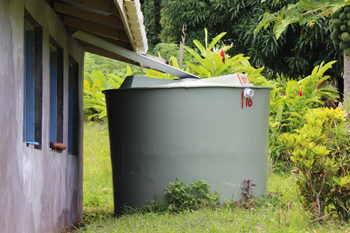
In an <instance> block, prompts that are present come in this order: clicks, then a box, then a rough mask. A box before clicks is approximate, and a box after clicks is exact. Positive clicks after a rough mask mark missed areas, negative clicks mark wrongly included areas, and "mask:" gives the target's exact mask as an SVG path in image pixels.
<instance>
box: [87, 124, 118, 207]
mask: <svg viewBox="0 0 350 233" xmlns="http://www.w3.org/2000/svg"><path fill="white" fill-rule="evenodd" d="M107 132H108V130H107V125H106V124H104V125H101V124H97V123H90V124H85V127H84V207H111V206H113V189H112V170H111V159H110V157H109V153H102V152H104V151H107V152H109V139H108V137H107V136H100V134H105V133H107Z"/></svg>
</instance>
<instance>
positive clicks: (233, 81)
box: [158, 73, 253, 88]
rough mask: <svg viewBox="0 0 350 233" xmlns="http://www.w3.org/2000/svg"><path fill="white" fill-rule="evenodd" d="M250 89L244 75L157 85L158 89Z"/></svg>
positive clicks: (189, 79)
mask: <svg viewBox="0 0 350 233" xmlns="http://www.w3.org/2000/svg"><path fill="white" fill-rule="evenodd" d="M221 86H222V87H228V86H229V87H232V86H234V87H242V86H243V87H252V86H253V84H251V83H250V82H249V80H248V79H247V77H246V76H245V75H244V74H238V73H236V74H229V75H225V76H219V77H213V78H204V79H191V78H188V79H181V80H178V81H177V82H173V83H169V84H164V85H159V86H158V87H165V88H172V87H174V88H176V87H221Z"/></svg>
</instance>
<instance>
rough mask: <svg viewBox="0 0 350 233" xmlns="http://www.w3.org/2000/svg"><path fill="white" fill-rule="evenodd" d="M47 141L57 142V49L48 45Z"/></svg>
mask: <svg viewBox="0 0 350 233" xmlns="http://www.w3.org/2000/svg"><path fill="white" fill-rule="evenodd" d="M49 141H50V142H57V50H56V48H55V47H53V46H51V45H50V133H49Z"/></svg>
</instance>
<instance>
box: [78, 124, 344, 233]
mask: <svg viewBox="0 0 350 233" xmlns="http://www.w3.org/2000/svg"><path fill="white" fill-rule="evenodd" d="M102 133H107V127H106V125H99V124H86V125H85V132H84V212H85V214H86V215H85V216H86V220H88V221H89V223H88V224H87V225H86V227H85V228H80V229H79V231H81V232H350V225H348V224H347V225H344V224H343V225H342V224H340V223H339V222H337V221H335V220H329V221H324V222H322V223H320V222H317V221H313V220H312V219H311V218H310V214H309V213H308V212H306V211H305V210H303V208H302V205H301V204H300V202H299V201H298V194H297V190H296V185H295V178H294V177H293V176H292V175H290V174H270V175H269V179H268V191H269V192H278V193H279V194H280V195H278V196H276V198H275V199H264V200H263V201H262V203H263V204H262V205H261V206H260V207H256V208H252V209H243V208H238V207H232V208H230V207H224V206H222V207H217V208H209V207H208V208H202V209H201V210H199V211H193V212H190V211H188V212H184V213H182V214H171V213H163V214H161V213H145V214H141V213H135V214H126V215H123V216H121V217H119V218H115V217H113V216H111V215H110V213H111V209H113V197H112V172H111V167H110V158H109V155H107V154H100V153H101V150H109V146H108V138H107V137H104V136H98V135H99V134H102ZM99 154H100V155H99ZM104 210H107V211H104ZM106 213H107V214H106ZM94 214H97V216H94V217H91V216H93V215H94Z"/></svg>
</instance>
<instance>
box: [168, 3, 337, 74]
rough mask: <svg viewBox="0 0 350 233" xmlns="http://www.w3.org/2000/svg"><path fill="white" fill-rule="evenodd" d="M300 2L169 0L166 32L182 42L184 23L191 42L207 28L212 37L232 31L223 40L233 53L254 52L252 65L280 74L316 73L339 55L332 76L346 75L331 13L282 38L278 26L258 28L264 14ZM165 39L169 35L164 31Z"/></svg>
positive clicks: (293, 26)
mask: <svg viewBox="0 0 350 233" xmlns="http://www.w3.org/2000/svg"><path fill="white" fill-rule="evenodd" d="M294 3H297V1H296V0H279V1H274V0H265V1H264V0H248V1H247V0H236V1H231V0H215V1H212V0H187V1H181V0H163V2H162V4H163V17H162V23H163V35H166V36H167V37H168V38H167V39H169V38H170V39H171V40H172V41H173V42H179V41H180V37H181V35H182V25H186V41H187V42H189V44H187V45H189V46H193V45H192V44H190V42H192V41H193V40H194V39H198V38H204V34H203V33H204V30H203V28H207V29H208V32H209V38H213V37H214V36H215V35H217V34H219V33H221V32H227V35H226V36H225V38H224V39H223V40H222V42H223V43H225V44H226V45H231V44H232V45H233V48H232V49H231V50H230V53H231V54H230V55H235V54H238V53H244V54H246V55H248V56H250V57H251V60H250V61H251V64H252V65H254V66H256V67H261V66H265V67H266V68H267V69H268V70H270V71H271V73H272V74H273V75H274V74H276V73H280V74H281V73H283V74H285V75H288V76H290V77H298V76H299V75H302V74H305V73H310V72H311V71H312V69H313V67H314V66H316V65H318V64H320V63H321V61H326V62H327V61H331V60H337V61H338V62H337V64H335V66H334V69H333V70H332V71H330V73H329V74H330V75H331V76H332V77H338V78H339V77H341V74H342V72H343V66H342V59H343V56H342V53H341V51H340V50H339V49H338V48H337V47H336V46H335V45H334V44H333V42H332V41H331V39H330V35H331V30H330V22H329V20H328V18H327V17H325V16H321V18H320V19H319V20H317V21H315V22H314V25H313V26H310V25H300V24H298V23H293V24H290V26H289V27H288V28H287V30H286V32H285V33H283V34H281V35H280V38H279V39H278V40H277V39H276V37H275V34H274V32H275V30H274V27H273V25H267V26H266V28H265V29H266V30H260V31H259V32H257V33H255V32H254V31H255V29H256V28H257V27H258V24H259V22H260V21H261V19H262V16H263V15H264V13H266V12H270V13H274V12H277V11H280V10H281V9H283V8H285V7H287V6H288V4H294ZM163 39H164V36H163ZM201 42H202V43H203V41H201Z"/></svg>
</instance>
